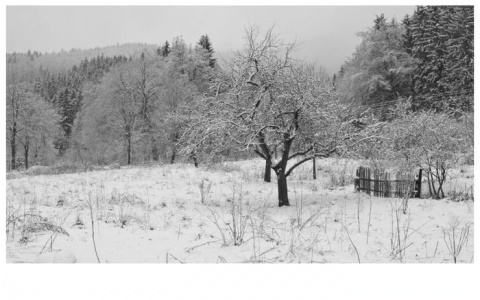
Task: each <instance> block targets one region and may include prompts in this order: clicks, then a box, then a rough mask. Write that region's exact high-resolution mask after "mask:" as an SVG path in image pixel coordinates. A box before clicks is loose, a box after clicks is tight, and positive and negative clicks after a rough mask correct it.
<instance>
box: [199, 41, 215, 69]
mask: <svg viewBox="0 0 480 300" xmlns="http://www.w3.org/2000/svg"><path fill="white" fill-rule="evenodd" d="M198 45H199V46H200V47H201V48H202V49H204V50H205V51H206V56H207V58H208V61H209V66H210V67H211V68H213V67H215V62H216V59H215V58H213V53H214V52H215V51H214V50H213V47H212V43H211V42H210V39H209V38H208V35H202V36H201V37H200V41H199V42H198Z"/></svg>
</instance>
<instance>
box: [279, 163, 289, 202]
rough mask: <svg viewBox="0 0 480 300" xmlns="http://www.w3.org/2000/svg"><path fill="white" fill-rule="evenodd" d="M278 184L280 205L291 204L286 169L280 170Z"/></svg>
mask: <svg viewBox="0 0 480 300" xmlns="http://www.w3.org/2000/svg"><path fill="white" fill-rule="evenodd" d="M277 184H278V207H282V206H290V202H289V201H288V189H287V177H286V176H285V170H284V169H279V170H278V173H277Z"/></svg>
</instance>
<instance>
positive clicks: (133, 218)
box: [6, 159, 474, 263]
mask: <svg viewBox="0 0 480 300" xmlns="http://www.w3.org/2000/svg"><path fill="white" fill-rule="evenodd" d="M359 163H360V162H357V161H347V160H338V159H324V160H318V161H317V169H318V175H317V176H318V179H317V180H313V179H312V176H311V173H312V170H311V164H308V163H307V164H304V165H302V166H301V167H299V168H298V169H297V170H296V171H295V172H294V174H293V175H292V176H291V177H289V181H288V184H289V186H288V188H289V197H290V203H291V206H290V207H282V208H279V207H277V186H276V182H275V179H273V182H272V183H265V182H263V180H262V172H263V168H264V164H263V163H262V161H260V160H250V161H243V162H227V163H224V164H222V165H216V166H215V167H211V168H206V167H201V168H198V169H196V168H194V167H193V166H192V165H186V164H175V165H159V166H149V167H140V166H136V167H122V168H121V169H113V170H99V171H92V172H85V173H76V174H65V175H39V176H23V177H20V178H16V179H9V180H7V223H8V222H9V220H14V219H15V221H12V222H10V223H9V224H7V243H6V250H7V251H6V252H7V262H9V263H25V262H36V261H37V260H38V261H40V260H41V259H39V258H38V256H39V254H40V253H42V252H44V253H45V252H47V253H48V252H54V253H56V254H58V255H62V254H73V255H74V256H75V257H76V261H77V263H97V262H98V261H97V255H96V253H97V254H98V259H99V260H100V262H101V263H260V262H262V263H358V262H361V263H400V262H403V263H453V262H454V258H453V255H452V253H451V252H452V251H451V250H449V247H448V246H450V242H449V236H450V237H451V238H452V239H453V231H452V228H454V227H455V241H456V246H457V247H458V240H459V239H460V237H461V232H462V229H464V230H466V229H467V228H468V229H469V230H468V232H466V231H464V232H465V233H467V235H466V236H465V237H468V242H467V243H466V244H465V245H464V247H463V249H461V251H460V254H459V255H458V257H457V263H471V262H473V261H474V258H473V253H474V226H473V221H474V204H473V202H472V201H471V200H470V201H462V202H454V201H451V199H449V198H447V199H444V200H431V199H410V200H409V203H408V212H407V213H406V214H403V212H402V211H401V209H400V207H401V199H393V198H377V197H370V196H368V195H366V194H363V193H355V192H354V190H353V184H352V179H353V174H354V170H355V168H356V167H357V166H358V165H359ZM451 175H452V178H451V183H450V182H449V183H447V184H446V189H447V190H449V189H452V190H453V189H458V190H460V189H462V190H463V189H464V187H465V186H466V187H467V188H468V187H470V186H472V185H473V166H462V167H460V168H458V169H456V170H453V171H452V172H451ZM90 207H91V209H90ZM91 215H93V220H94V226H93V228H92V223H91V222H92V220H91ZM469 224H471V225H472V226H469ZM92 229H93V234H94V235H93V237H94V239H93V238H92ZM452 239H450V241H453V240H452ZM93 241H95V247H96V250H97V251H96V252H95V247H94V243H93ZM447 245H448V246H447ZM43 256H45V254H43ZM40 257H42V256H40Z"/></svg>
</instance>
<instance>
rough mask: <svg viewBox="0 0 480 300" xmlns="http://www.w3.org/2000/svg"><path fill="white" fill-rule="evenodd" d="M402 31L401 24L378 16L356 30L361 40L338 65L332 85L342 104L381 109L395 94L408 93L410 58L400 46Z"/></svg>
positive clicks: (410, 75) (402, 41)
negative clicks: (339, 67)
mask: <svg viewBox="0 0 480 300" xmlns="http://www.w3.org/2000/svg"><path fill="white" fill-rule="evenodd" d="M404 32H405V29H404V27H403V26H402V24H400V23H398V22H397V21H396V20H395V19H392V20H391V21H390V22H387V20H386V19H385V18H384V17H383V15H382V16H380V17H377V18H376V19H375V20H374V26H373V27H372V28H371V29H368V30H367V31H365V32H361V33H359V36H360V37H361V38H362V42H361V44H360V45H359V46H358V47H357V49H356V51H355V53H354V54H353V57H352V58H351V59H349V60H348V61H346V62H345V63H344V65H343V66H342V69H341V70H342V71H341V72H340V75H339V77H338V80H337V81H338V83H337V84H336V87H337V89H336V90H337V92H338V93H339V95H340V96H341V97H342V99H343V100H344V101H345V102H346V103H357V104H358V105H368V106H375V107H381V108H385V104H388V103H389V102H391V101H392V100H396V99H397V97H398V96H399V95H401V96H407V97H408V96H410V95H412V79H413V67H414V61H413V59H412V57H411V56H410V55H409V54H408V53H407V52H406V50H405V48H404V37H403V35H404Z"/></svg>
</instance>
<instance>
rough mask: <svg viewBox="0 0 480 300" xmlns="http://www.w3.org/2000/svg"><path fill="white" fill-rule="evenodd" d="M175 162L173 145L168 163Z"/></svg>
mask: <svg viewBox="0 0 480 300" xmlns="http://www.w3.org/2000/svg"><path fill="white" fill-rule="evenodd" d="M174 162H175V147H173V148H172V155H171V156H170V164H173V163H174Z"/></svg>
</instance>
